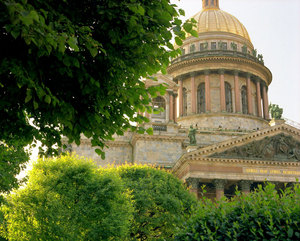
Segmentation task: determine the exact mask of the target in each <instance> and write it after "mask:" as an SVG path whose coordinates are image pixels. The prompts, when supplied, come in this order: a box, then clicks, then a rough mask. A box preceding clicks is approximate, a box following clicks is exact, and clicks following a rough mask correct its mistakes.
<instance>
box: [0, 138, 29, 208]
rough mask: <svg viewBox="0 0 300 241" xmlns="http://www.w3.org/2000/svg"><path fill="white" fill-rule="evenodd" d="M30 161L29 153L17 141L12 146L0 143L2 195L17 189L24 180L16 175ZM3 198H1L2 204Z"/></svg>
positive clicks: (0, 183) (0, 191)
mask: <svg viewBox="0 0 300 241" xmlns="http://www.w3.org/2000/svg"><path fill="white" fill-rule="evenodd" d="M27 160H28V152H26V151H25V150H24V147H23V145H22V144H17V141H15V142H13V143H10V145H7V144H4V143H0V193H8V192H9V191H10V190H12V189H13V188H17V187H18V185H19V184H20V182H21V181H22V180H20V179H17V178H16V175H17V174H18V173H19V172H20V171H21V170H22V169H23V168H24V167H25V163H26V162H27ZM1 202H2V196H0V203H1Z"/></svg>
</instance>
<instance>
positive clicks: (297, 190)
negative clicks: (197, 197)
mask: <svg viewBox="0 0 300 241" xmlns="http://www.w3.org/2000/svg"><path fill="white" fill-rule="evenodd" d="M299 230H300V186H299V184H297V185H295V187H294V188H290V187H289V188H286V189H285V190H284V191H282V190H280V192H279V193H278V191H277V190H276V189H275V185H274V184H268V185H267V186H266V187H265V188H263V187H262V186H259V188H258V189H257V190H255V191H254V192H252V193H250V194H249V195H242V194H241V193H240V192H237V193H236V196H235V197H234V198H233V199H230V200H227V199H226V198H224V199H223V200H221V201H220V202H218V203H214V202H212V201H210V200H208V199H204V200H203V201H201V202H200V203H199V207H198V210H197V211H195V212H194V214H193V216H192V217H191V219H190V220H189V221H188V223H187V224H186V226H185V227H184V229H182V230H181V232H180V233H179V234H178V235H177V236H176V238H175V240H177V241H181V240H184V241H192V240H193V241H196V240H199V241H200V240H205V241H206V240H207V241H208V240H228V241H231V240H249V241H250V240H251V241H252V240H273V241H277V240H278V241H281V240H287V241H288V240H289V241H291V240H299V239H300V231H299Z"/></svg>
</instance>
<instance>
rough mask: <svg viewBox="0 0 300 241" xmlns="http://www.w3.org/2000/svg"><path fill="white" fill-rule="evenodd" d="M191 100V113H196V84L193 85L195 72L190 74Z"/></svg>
mask: <svg viewBox="0 0 300 241" xmlns="http://www.w3.org/2000/svg"><path fill="white" fill-rule="evenodd" d="M191 97H192V98H191V102H192V113H193V114H195V113H196V86H195V74H194V73H192V74H191Z"/></svg>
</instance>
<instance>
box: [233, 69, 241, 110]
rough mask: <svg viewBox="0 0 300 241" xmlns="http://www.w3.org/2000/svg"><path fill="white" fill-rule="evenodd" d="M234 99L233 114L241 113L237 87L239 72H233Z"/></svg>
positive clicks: (239, 95)
mask: <svg viewBox="0 0 300 241" xmlns="http://www.w3.org/2000/svg"><path fill="white" fill-rule="evenodd" d="M234 99H235V112H236V113H241V101H240V100H241V93H240V85H239V72H238V71H234Z"/></svg>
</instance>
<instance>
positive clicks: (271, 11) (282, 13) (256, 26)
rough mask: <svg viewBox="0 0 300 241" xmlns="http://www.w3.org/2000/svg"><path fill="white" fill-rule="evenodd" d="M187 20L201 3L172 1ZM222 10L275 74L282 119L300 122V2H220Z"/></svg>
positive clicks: (273, 89)
mask: <svg viewBox="0 0 300 241" xmlns="http://www.w3.org/2000/svg"><path fill="white" fill-rule="evenodd" d="M171 2H172V3H175V4H176V5H177V6H179V7H180V8H182V9H184V10H185V14H186V18H189V17H191V16H193V15H194V14H195V13H197V12H199V11H201V9H202V0H181V1H178V0H171ZM219 4H220V8H221V9H222V10H224V11H226V12H228V13H230V14H232V15H233V16H235V17H236V18H237V19H238V20H239V21H240V22H241V23H242V24H243V25H244V26H245V27H246V29H247V30H248V33H249V35H250V38H251V41H252V43H253V45H254V48H256V49H257V52H258V53H259V54H262V55H263V57H264V62H265V66H266V67H267V68H269V69H270V70H271V72H272V74H273V81H272V83H271V85H270V86H269V101H270V102H272V103H273V104H278V105H279V106H280V107H282V108H283V117H285V118H288V119H290V120H293V121H295V122H298V123H300V0H219Z"/></svg>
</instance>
